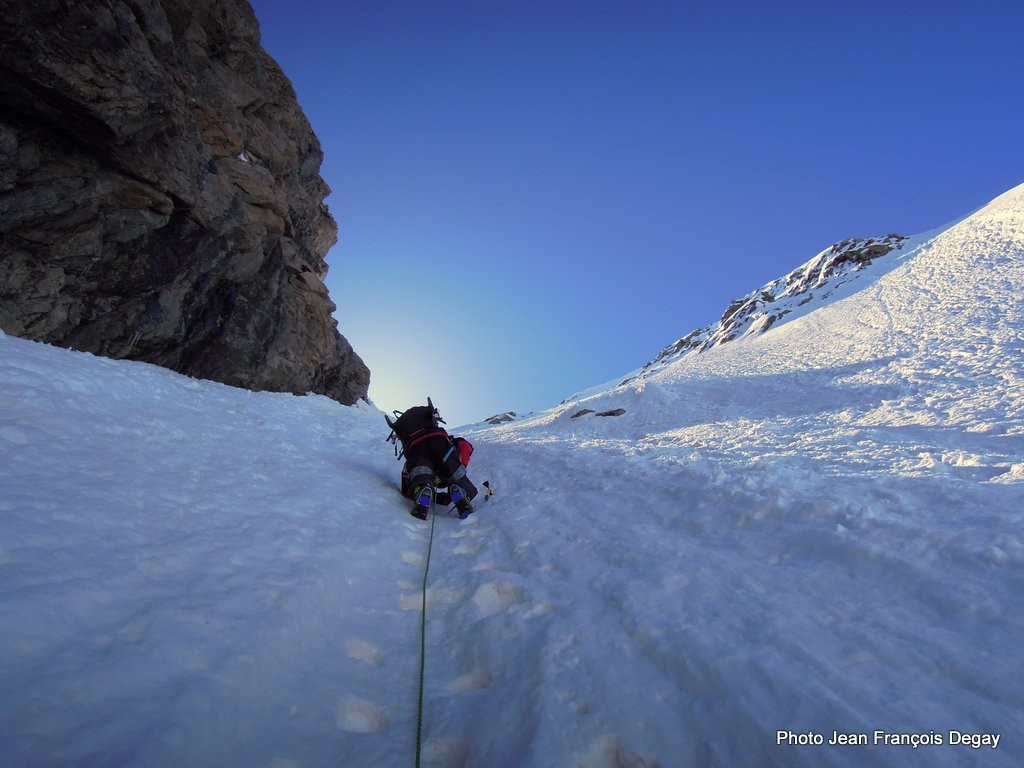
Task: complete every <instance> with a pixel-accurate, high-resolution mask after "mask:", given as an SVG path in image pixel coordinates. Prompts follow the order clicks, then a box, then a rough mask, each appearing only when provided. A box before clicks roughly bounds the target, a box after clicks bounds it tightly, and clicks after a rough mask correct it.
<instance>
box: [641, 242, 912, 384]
mask: <svg viewBox="0 0 1024 768" xmlns="http://www.w3.org/2000/svg"><path fill="white" fill-rule="evenodd" d="M906 240H907V238H906V237H904V236H903V235H897V234H888V235H883V236H881V237H868V238H849V239H847V240H843V241H841V242H838V243H835V244H833V245H831V246H829V247H828V248H826V249H825V250H823V251H822V252H821V253H819V254H818V255H817V256H815V257H814V258H813V259H811V260H810V261H808V262H807V263H805V264H803V265H802V266H800V267H798V268H797V269H795V270H793V271H792V272H790V273H789V274H788V275H786V276H785V277H780V278H778V279H777V280H773V281H772V282H770V283H768V284H766V285H763V286H761V287H760V288H758V289H757V290H756V291H752V292H751V293H748V294H747V295H746V296H744V297H743V298H741V299H736V300H735V301H733V302H732V303H731V304H730V305H729V308H728V309H726V310H725V313H724V314H723V315H722V317H721V319H720V320H719V321H718V322H716V323H712V324H711V325H708V326H705V327H703V328H698V329H697V330H695V331H692V332H691V333H688V334H687V335H686V336H683V337H682V338H681V339H679V340H678V341H676V342H675V343H673V344H670V345H668V346H667V347H665V348H664V349H663V350H661V352H659V353H658V355H657V357H655V358H654V359H653V360H651V361H650V362H649V363H647V364H646V365H644V367H643V369H642V370H643V371H645V372H646V371H648V370H651V369H654V368H659V367H661V366H663V365H665V364H667V363H670V362H672V361H674V360H678V359H680V358H682V357H686V356H687V355H690V354H697V353H700V352H704V351H706V350H708V349H711V348H713V347H718V346H721V345H722V344H726V343H728V342H730V341H733V340H734V339H738V338H741V337H743V336H752V335H756V334H759V333H764V332H765V331H767V330H768V329H769V328H771V327H772V326H773V325H775V324H776V323H777V322H778V321H779V320H781V319H782V318H784V317H786V316H787V315H791V314H793V313H794V312H795V311H796V310H797V309H799V308H801V307H806V308H807V310H811V309H814V308H816V307H818V306H821V305H822V304H824V303H825V302H827V301H828V300H829V299H830V298H831V297H832V296H834V295H835V292H836V290H837V289H838V288H839V286H841V285H843V284H845V283H847V282H849V281H850V280H851V279H853V278H854V277H855V276H857V275H858V273H860V272H861V271H863V270H866V269H867V268H869V267H871V266H873V265H876V264H877V263H878V262H879V260H881V259H882V257H884V256H887V255H889V254H891V253H892V252H893V251H899V250H900V249H902V248H903V245H904V243H905V242H906Z"/></svg>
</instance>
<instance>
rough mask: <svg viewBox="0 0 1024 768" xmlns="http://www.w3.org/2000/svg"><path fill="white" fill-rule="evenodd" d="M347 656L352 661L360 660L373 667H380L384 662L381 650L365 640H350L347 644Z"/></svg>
mask: <svg viewBox="0 0 1024 768" xmlns="http://www.w3.org/2000/svg"><path fill="white" fill-rule="evenodd" d="M345 655H346V656H348V657H349V658H350V659H358V660H359V661H362V662H365V663H366V664H368V665H370V666H371V667H379V666H380V665H381V663H382V662H383V661H384V654H383V653H381V650H380V648H378V647H377V646H375V645H374V644H373V643H368V642H366V641H365V640H356V639H355V638H351V639H349V640H348V641H347V642H346V643H345Z"/></svg>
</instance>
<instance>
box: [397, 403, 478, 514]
mask: <svg viewBox="0 0 1024 768" xmlns="http://www.w3.org/2000/svg"><path fill="white" fill-rule="evenodd" d="M393 413H394V415H395V416H396V417H397V418H395V419H392V418H391V417H390V416H388V415H387V414H385V415H384V419H385V421H387V423H388V426H389V427H391V434H390V435H388V438H387V439H388V440H389V441H391V442H392V443H395V452H396V456H398V457H399V458H401V457H402V456H404V457H405V467H404V468H403V469H402V495H403V496H406V497H407V498H410V499H412V500H413V505H412V510H410V514H411V515H412V516H413V517H417V518H419V519H420V520H426V519H427V512H428V511H429V509H430V506H431V505H432V504H433V503H435V502H437V503H439V504H445V505H447V504H451V503H453V502H454V504H455V508H456V509H457V510H458V513H459V518H460V519H462V520H465V519H466V518H467V517H469V515H470V514H471V513H472V512H473V505H472V504H471V503H470V502H471V501H472V499H473V497H475V496H476V494H477V489H476V486H475V485H473V483H472V482H471V481H470V479H469V476H468V475H467V474H466V463H468V461H469V455H470V454H471V453H472V451H473V446H472V445H471V444H470V443H469V441H468V440H466V439H464V438H453V437H452V436H451V435H449V434H448V432H447V431H446V430H445V429H444V428H443V427H442V426H441V424H444V419H442V418H441V415H440V414H439V413H438V412H437V408H435V407H434V404H433V402H431V400H430V398H429V397H428V398H427V404H426V405H417V406H413V407H412V408H409V409H408V410H406V411H404V412H402V411H394V412H393ZM396 441H400V442H401V443H402V451H401V453H399V452H398V444H397V442H396ZM439 486H441V487H447V489H448V490H447V492H444V491H441V492H440V493H439V492H438V490H437V489H438V487H439Z"/></svg>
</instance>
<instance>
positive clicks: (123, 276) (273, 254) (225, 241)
mask: <svg viewBox="0 0 1024 768" xmlns="http://www.w3.org/2000/svg"><path fill="white" fill-rule="evenodd" d="M322 158H323V156H322V152H321V149H320V145H319V142H318V140H317V138H316V136H315V135H314V134H313V131H312V129H311V127H310V125H309V122H308V120H307V119H306V117H305V115H304V114H303V112H302V110H301V108H300V107H299V104H298V101H297V99H296V96H295V92H294V90H293V89H292V86H291V84H290V82H289V81H288V79H287V78H286V77H285V76H284V74H283V73H282V72H281V70H280V68H279V67H278V66H277V64H276V63H275V62H274V61H273V59H271V58H270V57H269V56H268V55H267V53H266V52H265V51H264V50H263V49H262V47H261V46H260V42H259V27H258V24H257V21H256V18H255V16H254V14H253V11H252V9H251V8H250V6H249V5H248V3H247V2H245V0H123V1H119V0H82V1H81V2H74V3H67V2H61V1H60V0H35V1H34V2H32V3H24V2H12V0H0V329H3V330H4V331H5V332H7V333H10V334H13V335H17V336H21V337H25V338H30V339H35V340H40V341H46V342H50V343H53V344H57V345H61V346H68V347H73V348H76V349H81V350H85V351H90V352H94V353H97V354H101V355H106V356H110V357H127V358H132V359H137V360H144V361H148V362H152V363H156V364H159V365H163V366H166V367H169V368H172V369H174V370H177V371H180V372H182V373H186V374H189V375H192V376H196V377H201V378H209V379H213V380H217V381H222V382H224V383H227V384H232V385H235V386H241V387H247V388H250V389H264V390H272V391H289V392H296V393H304V392H309V391H312V392H318V393H322V394H325V395H328V396H329V397H332V398H334V399H336V400H339V401H341V402H343V403H352V402H355V401H356V400H357V399H359V398H362V397H365V396H366V392H367V387H368V385H369V371H368V369H367V368H366V366H365V365H364V364H363V362H362V360H361V359H360V358H359V357H358V356H357V355H356V354H355V352H354V351H353V350H352V348H351V346H350V345H349V344H348V342H347V341H346V340H345V339H344V338H343V337H342V336H341V335H340V334H339V333H338V330H337V328H336V323H335V321H334V320H333V318H332V316H331V313H332V312H333V311H334V309H335V305H334V304H333V303H332V302H331V300H330V298H329V296H328V294H327V290H326V288H325V286H324V284H323V278H324V276H325V275H326V272H327V266H326V264H325V262H324V255H325V254H326V252H327V250H328V249H329V248H330V247H331V245H333V244H334V242H335V241H336V239H337V225H336V224H335V222H334V220H333V219H332V218H331V216H330V214H329V213H328V211H327V209H326V207H325V206H324V204H323V200H324V197H325V196H326V195H327V193H328V192H329V190H328V188H327V185H326V184H325V183H324V181H323V180H322V179H321V178H320V175H319V171H320V164H321V161H322Z"/></svg>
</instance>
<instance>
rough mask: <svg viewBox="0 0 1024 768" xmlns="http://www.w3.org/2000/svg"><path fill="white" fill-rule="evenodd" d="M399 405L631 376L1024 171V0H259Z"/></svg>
mask: <svg viewBox="0 0 1024 768" xmlns="http://www.w3.org/2000/svg"><path fill="white" fill-rule="evenodd" d="M253 7H254V8H255V10H256V14H257V17H258V18H259V20H260V25H261V29H262V35H263V45H264V47H265V48H266V49H267V51H268V52H269V53H270V54H271V55H272V56H273V57H274V58H275V59H276V60H277V61H278V62H279V63H280V64H281V66H282V68H283V69H284V71H285V73H286V74H287V75H288V76H289V77H290V78H291V80H292V82H293V84H294V85H295V89H296V91H297V93H298V96H299V102H300V103H301V105H302V107H303V108H304V110H305V111H306V114H307V115H308V116H309V118H310V121H311V122H312V124H313V128H314V130H315V131H316V133H317V135H318V136H319V138H320V141H321V143H322V145H323V149H324V152H325V160H324V164H323V168H322V174H323V176H324V178H325V179H326V181H327V183H328V184H329V185H330V186H331V188H332V190H333V193H332V194H331V196H330V197H329V198H328V201H327V202H328V205H329V207H330V209H331V212H332V213H333V215H334V216H335V218H336V219H337V221H338V225H339V241H338V244H337V245H336V246H335V247H334V248H333V249H332V250H331V252H330V253H329V255H328V263H329V264H330V267H331V273H330V275H329V276H328V280H327V285H328V288H329V290H330V292H331V296H332V298H333V299H334V301H335V302H336V303H337V304H338V312H337V317H338V320H339V328H340V330H341V331H342V333H343V334H344V335H345V336H346V337H347V338H348V339H349V341H350V342H351V343H352V345H353V346H354V347H355V349H356V351H357V352H358V353H359V354H360V355H361V356H362V357H363V359H364V360H365V361H366V362H367V364H368V365H369V366H370V369H371V372H372V380H371V385H370V396H371V398H372V399H373V400H374V402H375V403H376V404H377V405H378V406H379V407H381V408H382V409H384V410H391V409H392V408H399V409H404V408H405V407H407V406H409V405H412V404H415V403H418V402H421V401H423V400H424V399H425V398H426V396H427V395H430V396H432V397H433V399H434V401H435V402H436V403H437V404H438V406H439V407H440V408H441V411H442V413H443V414H444V415H445V417H446V418H447V419H448V422H449V425H451V426H456V425H458V424H462V423H468V422H471V421H477V420H480V419H483V418H485V417H487V416H489V415H491V414H493V413H496V412H500V411H504V410H517V411H520V412H524V411H528V410H538V409H543V408H546V407H549V406H551V405H555V404H557V403H558V402H559V401H560V400H562V399H563V398H565V397H567V396H569V395H570V394H572V393H573V392H576V391H578V390H581V389H585V388H587V387H590V386H593V385H595V384H599V383H601V382H604V381H607V380H610V379H614V378H616V377H618V376H620V375H621V374H624V373H627V372H629V371H631V370H633V369H635V368H637V367H639V366H640V365H642V364H643V363H644V362H646V361H647V360H649V359H651V358H652V357H654V355H655V354H656V353H657V352H658V351H659V350H660V349H661V348H662V347H664V346H665V345H667V344H669V343H671V342H673V341H675V340H676V339H677V338H678V337H680V336H682V335H684V334H686V333H688V332H689V331H691V330H693V329H694V328H697V327H699V326H703V325H706V324H708V323H710V322H713V321H715V320H717V319H718V317H719V316H720V315H721V313H722V311H723V310H724V309H725V308H726V306H727V305H728V303H729V301H730V300H731V299H733V298H736V297H738V296H741V295H743V294H745V293H747V292H749V291H751V290H753V289H755V288H757V287H759V286H760V285H762V284H763V283H765V282H768V281H769V280H772V279H774V278H776V277H779V276H781V275H783V274H785V273H786V272H788V271H790V270H791V269H793V268H795V267H797V266H799V265H800V264H802V263H803V262H804V261H806V260H808V259H810V258H811V257H812V256H814V255H815V254H816V253H818V252H819V251H820V250H822V249H823V248H825V247H827V246H828V245H830V244H831V243H833V242H835V241H837V240H841V239H843V238H846V237H855V236H871V235H876V234H884V233H887V232H900V233H903V234H915V233H918V232H922V231H925V230H928V229H932V228H934V227H937V226H939V225H941V224H945V223H947V222H949V221H951V220H953V219H955V218H957V217H959V216H961V215H963V214H965V213H967V212H969V211H970V210H972V209H974V208H976V207H979V206H981V205H983V204H984V203H986V202H988V200H990V199H991V198H993V197H995V196H997V195H999V194H1001V193H1002V192H1004V191H1006V190H1007V189H1009V188H1011V187H1014V186H1016V185H1017V184H1019V183H1021V182H1024V138H1022V126H1024V97H1022V96H1021V84H1022V83H1024V33H1022V31H1021V30H1024V4H1022V3H1019V2H1006V1H1001V2H986V1H985V0H981V1H980V2H977V3H964V2H943V1H942V0H934V1H931V0H928V1H926V0H900V1H898V2H892V1H890V2H875V1H874V0H857V1H855V2H840V1H838V0H836V1H832V0H830V1H829V2H817V1H816V2H810V1H806V2H805V1H794V2H775V1H774V0H768V1H767V2H763V3H762V2H753V0H749V1H748V2H742V3H738V2H732V1H731V0H725V2H722V1H721V0H713V1H712V0H707V1H706V2H672V3H668V2H627V1H626V0H623V1H621V2H618V1H616V2H600V1H598V0H590V1H589V2H559V0H549V1H548V2H483V1H481V2H468V1H466V2H412V1H410V2H396V1H394V0H360V1H359V2H355V1H352V0H348V1H342V2H337V3H324V2H320V1H319V0H317V1H316V2H313V1H312V0H291V1H290V2H287V3H285V2H281V1H280V0H255V1H254V2H253Z"/></svg>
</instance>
